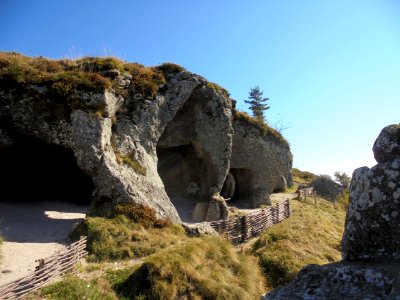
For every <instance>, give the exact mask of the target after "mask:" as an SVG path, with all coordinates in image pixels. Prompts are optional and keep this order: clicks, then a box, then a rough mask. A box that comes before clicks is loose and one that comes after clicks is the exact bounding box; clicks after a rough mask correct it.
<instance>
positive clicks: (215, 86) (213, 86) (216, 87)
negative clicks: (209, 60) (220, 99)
mask: <svg viewBox="0 0 400 300" xmlns="http://www.w3.org/2000/svg"><path fill="white" fill-rule="evenodd" d="M207 87H208V88H210V89H213V90H214V91H217V92H220V93H222V94H223V95H224V96H225V97H226V98H229V96H230V94H229V92H228V90H227V89H225V88H223V87H222V86H220V85H218V84H216V83H214V82H208V83H207Z"/></svg>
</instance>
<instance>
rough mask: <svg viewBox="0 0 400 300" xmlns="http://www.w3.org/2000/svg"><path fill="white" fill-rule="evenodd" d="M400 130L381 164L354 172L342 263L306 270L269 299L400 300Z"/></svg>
mask: <svg viewBox="0 0 400 300" xmlns="http://www.w3.org/2000/svg"><path fill="white" fill-rule="evenodd" d="M399 128H400V126H399V125H390V126H387V127H385V128H384V129H383V130H382V132H381V134H380V135H379V137H378V138H377V140H376V141H375V144H374V147H373V151H374V155H375V157H376V159H377V161H378V164H377V165H376V166H374V167H372V168H371V169H369V168H367V167H362V168H359V169H357V170H355V171H354V173H353V177H352V181H351V186H350V205H349V207H348V210H347V215H346V224H345V233H344V236H343V240H342V257H343V261H342V262H340V263H335V264H330V265H325V266H314V265H312V266H307V267H305V268H303V270H302V271H300V272H299V274H298V275H297V277H296V279H295V280H294V281H293V282H291V283H290V284H288V285H287V286H285V287H282V288H279V289H277V290H276V291H273V292H272V293H270V294H268V295H266V296H265V299H338V298H343V299H399V298H400V286H399V282H400V275H399V274H400V273H399V271H400V264H399V262H400V233H399V232H400V231H399V229H400V213H399V207H400V152H399V149H400V138H399V137H400V135H399V133H400V130H399Z"/></svg>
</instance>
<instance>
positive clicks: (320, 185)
mask: <svg viewBox="0 0 400 300" xmlns="http://www.w3.org/2000/svg"><path fill="white" fill-rule="evenodd" d="M308 186H309V187H313V188H314V189H315V190H316V191H317V193H318V194H320V195H322V196H324V197H326V198H329V199H331V200H335V199H336V198H337V197H338V196H340V195H341V194H342V193H343V192H344V187H343V186H341V185H340V184H338V183H336V182H334V181H333V180H331V179H329V178H325V177H318V178H317V179H315V180H314V181H313V182H311V183H310V184H309V185H308Z"/></svg>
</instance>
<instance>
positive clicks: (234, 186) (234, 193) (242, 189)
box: [221, 168, 254, 208]
mask: <svg viewBox="0 0 400 300" xmlns="http://www.w3.org/2000/svg"><path fill="white" fill-rule="evenodd" d="M252 187H253V184H252V173H251V171H250V170H248V169H235V168H231V169H230V171H229V176H227V180H225V184H224V187H223V188H222V193H221V195H222V196H223V197H224V198H228V199H230V200H229V205H232V206H236V207H239V208H251V197H252V196H253V195H254V190H253V189H252ZM228 196H229V197H228Z"/></svg>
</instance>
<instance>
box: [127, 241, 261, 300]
mask: <svg viewBox="0 0 400 300" xmlns="http://www.w3.org/2000/svg"><path fill="white" fill-rule="evenodd" d="M263 282H264V279H263V277H262V275H261V271H260V269H259V266H258V264H257V260H256V259H255V258H254V257H252V256H249V255H246V254H238V253H236V251H235V249H234V248H233V246H232V245H231V244H230V243H228V242H227V241H225V240H222V239H221V238H218V237H203V238H196V239H191V240H188V241H186V242H185V243H183V244H181V245H178V246H176V247H173V248H169V249H167V250H164V251H160V252H158V253H156V254H155V255H152V256H151V257H149V258H148V259H146V260H145V263H144V264H143V265H142V266H141V267H140V268H139V269H138V270H137V271H136V272H134V273H133V274H132V276H131V277H130V278H129V279H128V280H127V281H126V283H125V291H128V290H131V294H130V295H129V296H130V297H131V298H133V297H134V296H138V295H141V296H142V297H143V298H142V299H258V298H259V297H260V296H261V294H263V293H264V292H265V290H264V285H263Z"/></svg>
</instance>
